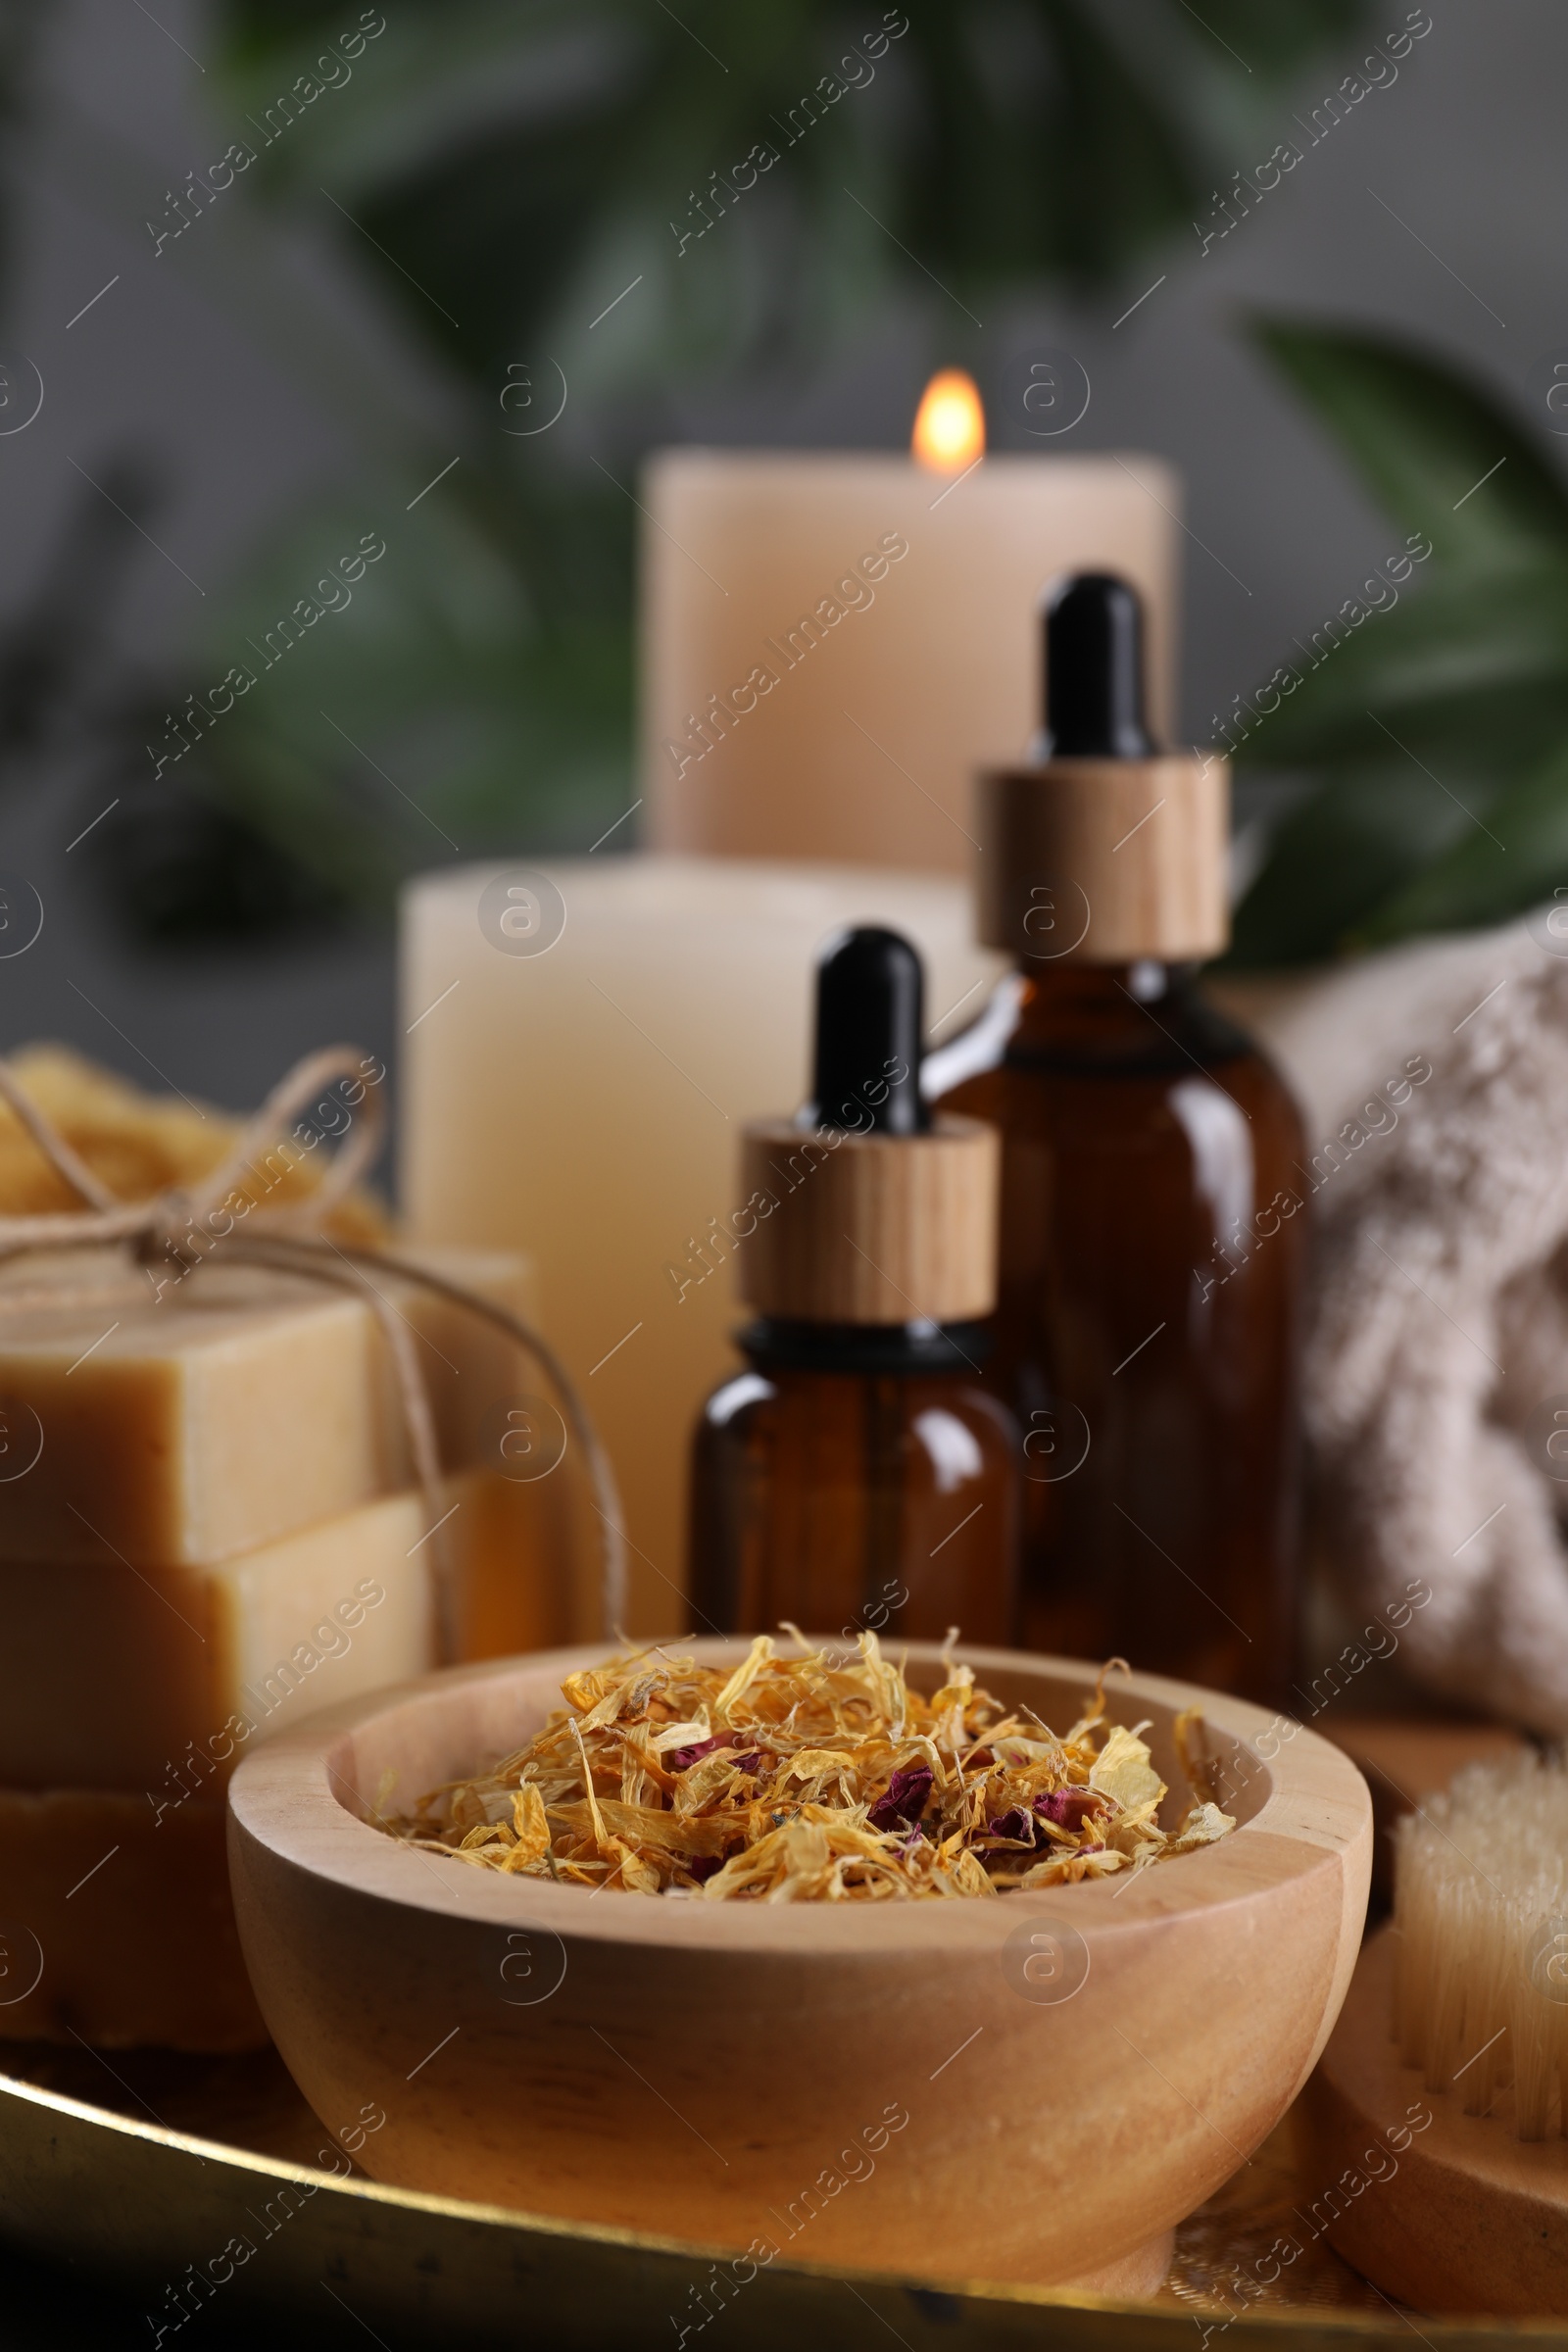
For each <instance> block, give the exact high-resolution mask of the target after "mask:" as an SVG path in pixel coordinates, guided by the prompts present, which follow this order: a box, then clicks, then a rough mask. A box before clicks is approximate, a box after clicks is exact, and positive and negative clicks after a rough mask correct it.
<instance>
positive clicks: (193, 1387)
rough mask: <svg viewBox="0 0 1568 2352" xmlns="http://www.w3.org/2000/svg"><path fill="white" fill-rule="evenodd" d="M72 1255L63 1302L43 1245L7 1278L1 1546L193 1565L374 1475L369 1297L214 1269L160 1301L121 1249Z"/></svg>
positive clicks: (249, 1546) (0, 1307)
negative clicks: (43, 1273)
mask: <svg viewBox="0 0 1568 2352" xmlns="http://www.w3.org/2000/svg"><path fill="white" fill-rule="evenodd" d="M65 1271H67V1272H68V1273H70V1274H72V1275H74V1276H75V1277H76V1279H75V1281H74V1284H73V1294H72V1302H71V1303H69V1304H67V1303H61V1304H49V1303H45V1302H44V1300H43V1296H42V1292H41V1289H40V1273H39V1265H38V1261H36V1260H34V1261H32V1262H31V1264H30V1265H29V1266H28V1267H27V1268H25V1269H21V1268H18V1269H14V1270H13V1271H12V1276H11V1279H10V1280H8V1281H7V1282H6V1283H5V1284H4V1285H3V1287H0V1413H3V1417H4V1421H5V1429H6V1439H5V1442H6V1446H7V1452H6V1455H5V1457H4V1459H5V1462H6V1464H7V1465H8V1466H10V1465H15V1467H12V1468H11V1474H10V1475H9V1476H7V1477H6V1478H4V1480H3V1481H0V1559H7V1560H25V1561H28V1562H32V1563H37V1562H40V1561H44V1560H77V1561H90V1560H101V1561H114V1560H118V1561H120V1562H122V1563H123V1562H124V1561H132V1562H134V1563H135V1565H136V1566H137V1567H138V1568H154V1567H180V1566H190V1567H194V1566H199V1565H203V1564H206V1563H210V1562H212V1561H214V1560H222V1559H228V1558H230V1557H232V1556H233V1555H234V1554H236V1553H238V1552H245V1551H254V1550H255V1549H256V1547H257V1546H258V1545H259V1544H268V1543H270V1542H271V1541H272V1540H273V1539H274V1538H275V1537H277V1536H281V1535H286V1534H287V1533H289V1532H290V1531H291V1530H292V1529H295V1528H299V1527H307V1526H309V1525H311V1524H312V1522H313V1521H315V1520H319V1519H327V1518H331V1517H333V1516H334V1515H335V1514H336V1513H338V1512H341V1511H346V1510H349V1509H351V1508H352V1507H353V1505H354V1504H356V1503H359V1502H365V1501H368V1499H369V1498H370V1496H371V1495H374V1494H375V1493H376V1492H377V1490H378V1489H379V1487H380V1486H381V1484H382V1475H381V1468H382V1466H381V1462H380V1459H379V1449H380V1438H379V1419H380V1416H379V1410H378V1402H377V1388H376V1382H377V1379H378V1375H379V1360H378V1355H377V1352H376V1350H377V1348H378V1347H379V1345H380V1343H379V1342H378V1340H377V1339H376V1338H375V1336H374V1326H373V1323H372V1320H371V1318H370V1316H369V1314H368V1311H367V1309H366V1308H365V1307H364V1306H363V1305H362V1304H361V1303H360V1302H359V1301H358V1300H357V1299H351V1298H348V1297H347V1296H343V1297H338V1296H336V1295H334V1294H333V1293H332V1292H331V1291H328V1290H326V1289H324V1288H323V1287H321V1286H319V1285H315V1284H309V1283H305V1282H296V1281H291V1280H286V1279H284V1278H281V1277H278V1276H272V1275H267V1274H263V1273H260V1272H257V1271H254V1270H251V1269H244V1268H236V1269H233V1270H232V1271H230V1270H227V1269H220V1268H213V1269H204V1270H203V1272H202V1273H201V1275H200V1276H199V1278H195V1279H192V1280H191V1281H189V1282H188V1283H186V1284H184V1285H182V1286H181V1288H180V1290H179V1292H178V1293H177V1294H175V1295H173V1296H166V1297H164V1298H162V1299H157V1300H156V1301H155V1299H154V1298H153V1292H152V1286H151V1284H150V1283H148V1282H146V1281H144V1280H143V1281H139V1282H138V1279H137V1277H136V1276H135V1275H134V1273H133V1271H132V1270H130V1269H129V1268H127V1267H125V1266H123V1264H122V1263H120V1262H119V1261H116V1260H113V1259H109V1258H107V1257H102V1256H101V1257H99V1258H98V1259H97V1261H96V1264H94V1262H93V1261H92V1260H87V1261H86V1262H85V1263H83V1264H81V1265H79V1266H77V1265H73V1267H71V1268H70V1269H67V1270H65ZM47 1272H48V1275H49V1277H50V1278H53V1277H54V1275H55V1273H56V1269H55V1268H54V1267H50V1268H49V1269H47ZM29 1277H30V1282H29V1279H28V1278H29ZM34 1450H35V1451H36V1458H32V1457H33V1455H34Z"/></svg>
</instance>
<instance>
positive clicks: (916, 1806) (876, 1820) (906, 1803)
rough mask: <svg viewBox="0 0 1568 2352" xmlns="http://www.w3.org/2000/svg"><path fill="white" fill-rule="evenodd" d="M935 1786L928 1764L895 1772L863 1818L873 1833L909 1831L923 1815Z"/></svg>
mask: <svg viewBox="0 0 1568 2352" xmlns="http://www.w3.org/2000/svg"><path fill="white" fill-rule="evenodd" d="M935 1783H936V1775H935V1773H933V1771H932V1770H931V1767H930V1765H929V1764H911V1765H910V1766H909V1767H908V1769H907V1771H905V1772H896V1773H895V1774H894V1775H893V1778H892V1780H891V1781H889V1783H888V1785H887V1789H886V1790H885V1791H884V1793H883V1794H882V1795H881V1796H879V1797H878V1798H877V1800H876V1803H875V1804H874V1805H873V1806H872V1807H871V1810H870V1812H869V1814H868V1815H867V1816H866V1818H867V1820H868V1821H869V1823H870V1826H871V1828H872V1829H873V1830H902V1829H906V1828H912V1827H913V1825H914V1824H915V1823H916V1822H918V1820H919V1818H920V1816H921V1814H922V1813H923V1812H924V1811H925V1800H926V1798H927V1797H928V1796H929V1795H930V1793H931V1790H932V1789H933V1787H934V1786H935Z"/></svg>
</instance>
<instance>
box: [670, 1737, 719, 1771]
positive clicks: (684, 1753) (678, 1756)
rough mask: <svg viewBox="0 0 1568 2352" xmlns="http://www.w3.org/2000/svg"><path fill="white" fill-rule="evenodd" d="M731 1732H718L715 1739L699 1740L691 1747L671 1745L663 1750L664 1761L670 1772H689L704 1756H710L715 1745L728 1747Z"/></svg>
mask: <svg viewBox="0 0 1568 2352" xmlns="http://www.w3.org/2000/svg"><path fill="white" fill-rule="evenodd" d="M734 1737H735V1735H734V1733H733V1732H720V1733H719V1735H718V1737H717V1738H716V1739H715V1740H698V1741H697V1742H696V1744H695V1745H694V1746H692V1747H672V1748H669V1749H668V1750H667V1751H666V1752H665V1756H664V1763H665V1765H666V1766H667V1768H668V1769H669V1771H671V1772H690V1770H691V1768H692V1766H693V1765H694V1764H700V1763H701V1762H702V1760H703V1758H704V1756H711V1754H712V1752H713V1750H714V1748H715V1747H728V1745H729V1743H730V1741H731V1740H733V1739H734Z"/></svg>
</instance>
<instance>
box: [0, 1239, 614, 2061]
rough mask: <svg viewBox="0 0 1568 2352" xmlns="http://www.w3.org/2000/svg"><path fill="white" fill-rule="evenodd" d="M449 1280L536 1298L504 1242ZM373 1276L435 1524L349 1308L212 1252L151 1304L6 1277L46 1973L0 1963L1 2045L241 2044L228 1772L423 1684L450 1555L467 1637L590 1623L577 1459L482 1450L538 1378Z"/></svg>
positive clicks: (518, 1635)
mask: <svg viewBox="0 0 1568 2352" xmlns="http://www.w3.org/2000/svg"><path fill="white" fill-rule="evenodd" d="M437 1270H439V1271H440V1272H442V1273H444V1274H446V1275H447V1276H448V1277H449V1278H450V1279H454V1280H459V1281H465V1282H466V1283H468V1284H469V1285H470V1286H471V1287H473V1288H475V1289H476V1290H479V1291H480V1292H481V1294H482V1295H485V1296H488V1297H490V1298H492V1299H496V1300H497V1301H498V1302H499V1303H502V1304H505V1305H508V1306H512V1307H515V1308H517V1309H525V1308H526V1305H527V1303H528V1302H527V1299H526V1298H525V1296H524V1295H523V1281H524V1269H523V1265H522V1262H521V1261H519V1260H518V1259H517V1258H516V1257H515V1256H514V1255H511V1254H505V1255H504V1254H503V1253H500V1252H493V1253H477V1252H475V1253H464V1252H446V1253H443V1254H442V1259H441V1262H440V1264H439V1267H438V1269H437ZM68 1278H69V1284H70V1288H69V1292H68V1291H67V1289H66V1288H65V1284H66V1281H67V1279H68ZM375 1280H376V1283H377V1287H378V1290H379V1291H380V1292H381V1295H382V1296H383V1298H384V1299H386V1301H387V1305H388V1309H389V1311H391V1312H393V1313H395V1314H397V1315H398V1316H399V1317H400V1318H402V1320H403V1321H404V1323H405V1324H406V1325H407V1327H408V1328H409V1329H410V1331H411V1332H412V1333H413V1335H414V1336H415V1339H416V1342H417V1349H416V1352H417V1357H418V1360H419V1364H420V1369H421V1372H423V1373H424V1374H425V1377H426V1387H427V1392H428V1394H429V1396H430V1399H431V1403H432V1407H433V1411H434V1416H435V1420H436V1424H437V1428H438V1431H439V1433H440V1435H441V1438H442V1441H443V1446H444V1458H445V1459H446V1461H447V1462H448V1463H449V1464H450V1465H451V1467H452V1469H453V1471H454V1475H453V1476H452V1477H451V1479H450V1480H449V1481H448V1485H447V1491H446V1492H445V1493H444V1495H443V1496H442V1501H441V1513H440V1514H439V1516H441V1517H444V1518H445V1525H444V1526H441V1527H439V1528H438V1527H437V1525H436V1518H437V1516H438V1515H437V1514H433V1513H432V1511H431V1508H430V1505H429V1503H428V1502H427V1500H426V1498H425V1496H424V1495H423V1493H422V1492H421V1491H420V1490H418V1489H417V1488H414V1487H411V1486H410V1484H409V1477H410V1470H409V1454H408V1444H407V1436H406V1432H405V1430H404V1427H403V1422H402V1418H401V1408H400V1406H399V1404H398V1398H397V1388H396V1383H395V1381H394V1379H393V1377H392V1373H391V1367H390V1363H389V1350H388V1348H387V1345H386V1342H385V1339H384V1337H383V1335H382V1333H381V1330H380V1328H379V1326H378V1323H377V1321H376V1318H375V1316H374V1315H373V1314H372V1313H371V1312H370V1311H369V1309H368V1307H367V1305H366V1304H365V1303H364V1302H363V1301H362V1300H361V1299H357V1298H354V1297H351V1296H348V1295H346V1294H340V1293H336V1292H333V1291H330V1290H327V1289H325V1288H322V1287H319V1286H317V1285H315V1284H311V1283H308V1282H304V1281H298V1282H297V1281H294V1280H284V1279H281V1278H274V1277H270V1276H267V1275H265V1274H260V1273H257V1272H256V1271H254V1270H251V1269H234V1270H219V1269H216V1268H215V1269H211V1270H204V1271H203V1272H202V1274H201V1275H200V1277H199V1278H196V1279H192V1280H191V1281H190V1282H189V1283H188V1284H186V1285H182V1286H180V1289H179V1291H178V1292H177V1294H175V1295H173V1296H170V1295H169V1294H167V1293H166V1295H165V1296H164V1297H162V1298H160V1299H157V1300H156V1302H155V1301H154V1299H153V1296H152V1290H151V1286H150V1285H147V1284H144V1283H143V1282H142V1280H141V1278H140V1277H137V1276H134V1275H133V1274H131V1273H130V1272H128V1271H127V1269H126V1268H125V1267H124V1265H123V1261H120V1260H115V1259H108V1260H106V1259H104V1258H102V1257H96V1258H94V1257H84V1258H83V1259H81V1260H79V1261H73V1262H72V1263H71V1264H70V1265H69V1266H67V1265H64V1264H62V1265H61V1266H60V1267H58V1268H47V1269H45V1270H44V1271H43V1272H42V1273H40V1265H39V1261H36V1260H34V1261H32V1262H31V1264H30V1265H29V1266H28V1267H26V1268H25V1269H23V1268H19V1267H16V1266H12V1267H8V1268H6V1269H4V1270H3V1273H0V1422H3V1425H4V1426H3V1434H0V1624H3V1625H4V1627H5V1629H6V1631H5V1638H4V1641H3V1642H0V1933H4V1934H6V1935H9V1936H12V1938H13V1939H14V1940H15V1939H17V1938H18V1937H19V1936H20V1937H21V1939H22V1942H23V1943H24V1944H25V1939H26V1937H28V1936H31V1937H32V1938H33V1939H34V1941H35V1943H36V1945H37V1947H38V1952H39V1955H40V1964H39V1967H38V1970H37V1982H36V1984H34V1985H26V1986H25V1989H23V1988H22V1987H23V1985H24V1980H25V1977H26V1975H27V1974H28V1971H26V1970H25V1969H23V1968H22V1967H21V1965H20V1963H18V1964H16V1965H11V1966H9V1967H8V1970H7V1973H6V1975H5V1976H4V1977H3V1978H0V2036H24V2037H35V2036H40V2035H57V2036H59V2037H61V2038H67V2037H69V2034H72V2033H75V2034H80V2035H81V2036H82V2037H83V2038H84V2039H86V2040H89V2041H97V2042H101V2043H106V2044H117V2043H118V2044H122V2045H123V2044H128V2043H133V2042H144V2041H151V2042H156V2043H163V2044H166V2045H168V2046H171V2047H182V2048H202V2049H234V2048H244V2047H247V2046H252V2045H254V2044H255V2043H256V2042H258V2041H259V2040H261V2039H262V2038H264V2035H263V2032H262V2028H261V2022H260V2018H259V2016H258V2014H257V2012H256V2009H255V2005H254V2002H253V2001H252V1998H251V1995H250V1990H249V1986H248V1985H247V1983H246V1981H245V1977H244V1972H243V1969H242V1967H241V1966H240V1963H239V1957H238V1946H237V1944H236V1942H235V1940H234V1935H233V1927H232V1921H231V1919H230V1917H229V1913H228V1898H227V1882H226V1876H225V1874H224V1869H223V1861H222V1820H221V1804H222V1783H223V1781H224V1779H225V1778H226V1776H227V1773H228V1772H229V1771H230V1770H231V1769H232V1767H233V1764H234V1762H235V1761H237V1759H238V1758H239V1756H241V1755H243V1754H244V1753H245V1752H246V1750H247V1748H248V1747H249V1746H250V1745H253V1744H254V1743H255V1742H256V1741H257V1740H261V1739H265V1738H268V1737H270V1736H271V1734H272V1733H273V1732H275V1731H276V1730H277V1729H279V1728H280V1727H281V1726H283V1725H285V1724H288V1723H290V1722H293V1721H295V1720H298V1719H299V1718H300V1717H301V1716H302V1715H304V1714H306V1713H308V1712H311V1711H313V1710H315V1709H316V1708H318V1707H320V1706H324V1705H333V1704H337V1703H340V1702H341V1701H343V1700H345V1699H348V1698H352V1697H354V1696H356V1695H357V1694H359V1693H360V1692H363V1691H368V1690H373V1689H375V1688H377V1687H379V1686H380V1685H382V1684H385V1683H390V1682H396V1681H399V1680H401V1679H403V1678H405V1677H407V1676H410V1675H414V1674H418V1673H421V1672H423V1671H424V1670H425V1669H426V1667H427V1666H428V1665H430V1664H431V1663H432V1662H433V1645H434V1608H433V1597H434V1585H435V1577H436V1573H437V1567H438V1560H440V1559H445V1561H446V1562H447V1565H448V1572H449V1573H450V1574H451V1576H452V1578H453V1581H454V1597H455V1600H456V1609H455V1615H456V1618H457V1622H458V1624H459V1628H460V1634H461V1639H462V1642H463V1647H464V1650H465V1652H466V1654H470V1655H482V1654H489V1653H490V1652H492V1651H493V1650H495V1649H497V1648H506V1647H514V1646H515V1647H528V1646H538V1645H541V1644H544V1643H548V1642H553V1641H559V1640H566V1639H571V1638H573V1636H575V1635H576V1634H578V1633H579V1632H585V1631H587V1630H588V1628H587V1626H586V1625H585V1624H584V1623H583V1617H584V1613H585V1611H584V1602H583V1601H582V1600H578V1599H574V1598H573V1586H572V1583H571V1580H570V1579H569V1577H567V1576H566V1575H564V1574H563V1572H562V1569H563V1552H564V1547H565V1545H566V1544H569V1543H570V1542H571V1541H572V1537H573V1530H572V1526H571V1521H572V1517H573V1505H572V1501H571V1487H572V1483H573V1482H572V1474H571V1472H570V1471H569V1470H566V1471H563V1472H561V1473H560V1474H559V1475H557V1474H554V1473H552V1474H551V1475H550V1476H548V1477H546V1478H543V1479H540V1480H538V1481H534V1482H528V1481H522V1482H516V1483H515V1482H514V1481H513V1480H512V1479H510V1478H509V1477H507V1476H504V1475H503V1474H502V1473H503V1471H504V1470H505V1469H506V1468H507V1466H508V1465H507V1463H506V1461H505V1457H504V1456H503V1455H502V1454H501V1453H500V1452H499V1451H498V1450H497V1449H496V1448H495V1446H494V1433H495V1431H496V1430H497V1429H498V1427H503V1426H504V1425H505V1417H506V1409H507V1404H508V1399H509V1397H514V1396H515V1393H516V1392H517V1391H518V1390H519V1388H522V1389H525V1388H526V1386H527V1382H528V1375H527V1374H526V1373H525V1372H524V1371H523V1370H522V1369H521V1367H520V1364H519V1360H518V1358H517V1355H516V1353H515V1350H514V1349H513V1348H511V1346H510V1344H509V1343H507V1342H506V1341H505V1340H504V1339H502V1338H501V1337H500V1335H495V1336H492V1335H491V1333H490V1332H489V1331H488V1330H487V1329H486V1327H485V1326H483V1325H482V1324H480V1323H479V1322H478V1320H477V1319H476V1318H475V1317H473V1316H471V1315H468V1314H466V1313H465V1312H464V1311H463V1310H462V1309H461V1308H459V1307H457V1306H455V1305H453V1304H450V1303H449V1302H446V1301H444V1300H441V1299H436V1298H434V1297H433V1296H432V1295H431V1294H429V1293H427V1292H425V1291H423V1290H421V1289H419V1288H418V1287H417V1286H416V1285H413V1284H407V1283H400V1282H396V1281H391V1280H387V1279H384V1278H383V1277H381V1276H379V1275H377V1276H376V1277H375ZM46 1282H49V1283H52V1284H53V1285H54V1286H55V1290H56V1296H55V1297H54V1298H53V1299H48V1298H46V1296H45V1295H44V1291H43V1285H44V1283H46ZM8 1986H9V1987H10V1988H11V1989H10V1991H9V1993H8V1991H7V1987H8Z"/></svg>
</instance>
